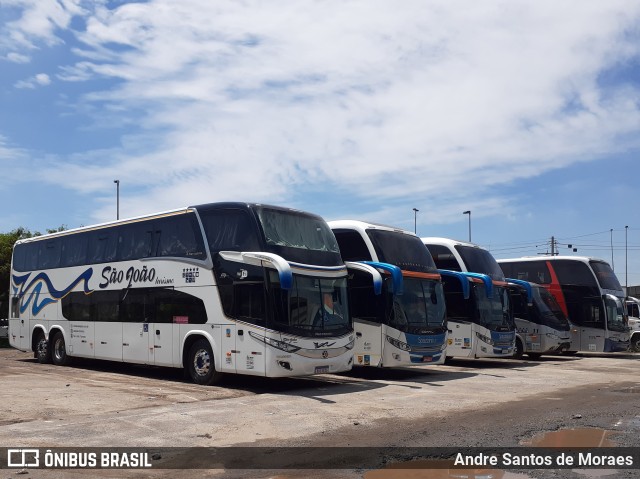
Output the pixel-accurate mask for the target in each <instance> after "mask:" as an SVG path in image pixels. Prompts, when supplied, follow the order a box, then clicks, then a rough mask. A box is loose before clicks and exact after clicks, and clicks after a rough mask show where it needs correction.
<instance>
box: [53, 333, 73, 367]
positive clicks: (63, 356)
mask: <svg viewBox="0 0 640 479" xmlns="http://www.w3.org/2000/svg"><path fill="white" fill-rule="evenodd" d="M51 360H52V361H53V364H55V365H56V366H66V365H67V364H69V356H67V345H66V344H65V342H64V336H63V335H62V333H61V332H60V331H56V332H55V333H54V334H53V338H51Z"/></svg>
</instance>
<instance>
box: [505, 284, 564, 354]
mask: <svg viewBox="0 0 640 479" xmlns="http://www.w3.org/2000/svg"><path fill="white" fill-rule="evenodd" d="M507 281H508V283H509V285H508V290H509V296H510V299H511V306H512V308H513V316H514V320H515V323H516V352H515V354H514V357H516V358H521V357H522V356H523V354H526V355H527V356H528V357H529V358H531V359H540V357H541V356H542V355H543V354H556V353H560V352H562V351H568V350H569V349H570V347H571V325H570V324H569V321H568V320H567V316H566V315H565V314H564V312H563V311H562V308H560V305H559V304H558V302H557V301H556V299H555V298H554V297H553V296H552V295H551V293H549V291H547V289H546V288H543V287H542V286H540V285H539V284H536V283H529V282H527V281H521V280H517V279H509V278H507Z"/></svg>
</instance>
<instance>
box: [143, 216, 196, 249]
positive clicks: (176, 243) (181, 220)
mask: <svg viewBox="0 0 640 479" xmlns="http://www.w3.org/2000/svg"><path fill="white" fill-rule="evenodd" d="M155 236H156V240H155V241H156V242H157V247H156V248H154V249H156V252H155V254H156V255H157V256H177V257H188V258H195V259H204V258H205V256H206V254H205V250H204V242H203V239H202V233H201V232H200V227H199V225H198V222H197V220H196V215H195V214H194V213H188V214H183V215H178V216H169V217H167V218H162V219H159V220H156V221H155Z"/></svg>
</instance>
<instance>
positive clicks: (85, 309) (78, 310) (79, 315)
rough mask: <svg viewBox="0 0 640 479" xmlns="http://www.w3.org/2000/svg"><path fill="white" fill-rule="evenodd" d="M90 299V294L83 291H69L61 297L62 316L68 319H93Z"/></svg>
mask: <svg viewBox="0 0 640 479" xmlns="http://www.w3.org/2000/svg"><path fill="white" fill-rule="evenodd" d="M98 293H99V292H96V293H94V294H98ZM91 300H92V298H91V295H86V294H84V293H83V292H77V291H74V292H73V293H69V294H68V295H66V296H65V297H64V298H62V316H63V317H64V318H65V319H68V320H69V321H93V319H94V318H93V315H92V311H91V309H92V308H91Z"/></svg>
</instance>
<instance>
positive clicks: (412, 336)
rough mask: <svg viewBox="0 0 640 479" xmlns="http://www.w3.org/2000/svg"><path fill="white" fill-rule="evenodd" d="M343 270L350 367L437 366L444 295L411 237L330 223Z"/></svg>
mask: <svg viewBox="0 0 640 479" xmlns="http://www.w3.org/2000/svg"><path fill="white" fill-rule="evenodd" d="M329 226H330V227H331V229H332V230H333V232H334V234H335V236H336V239H337V241H338V245H339V246H340V253H341V255H342V258H343V260H345V261H346V264H347V268H348V270H349V282H348V284H349V294H350V298H351V301H350V304H351V312H352V317H353V322H354V329H355V333H356V343H355V348H354V355H355V360H354V364H355V365H356V366H377V367H395V366H410V365H416V364H441V363H443V362H444V360H445V354H444V350H445V347H446V333H447V328H446V323H445V316H446V315H445V302H444V292H443V289H442V281H441V277H440V274H439V273H438V271H437V270H436V267H435V264H434V263H433V259H432V258H431V256H430V255H429V252H428V251H427V249H426V248H425V247H424V245H423V244H422V242H421V241H420V238H418V237H417V236H416V235H415V234H413V233H411V232H408V231H404V230H401V229H397V228H392V227H389V226H383V225H377V224H372V223H366V222H362V221H352V220H342V221H330V222H329Z"/></svg>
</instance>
